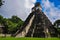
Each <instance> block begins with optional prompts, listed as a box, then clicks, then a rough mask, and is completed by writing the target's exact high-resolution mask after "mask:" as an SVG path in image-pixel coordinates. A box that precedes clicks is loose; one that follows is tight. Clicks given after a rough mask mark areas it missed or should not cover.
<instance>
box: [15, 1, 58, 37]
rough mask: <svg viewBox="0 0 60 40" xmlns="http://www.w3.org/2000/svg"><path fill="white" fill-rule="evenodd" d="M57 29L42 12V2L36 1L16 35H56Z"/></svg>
mask: <svg viewBox="0 0 60 40" xmlns="http://www.w3.org/2000/svg"><path fill="white" fill-rule="evenodd" d="M57 33H58V32H57V30H56V29H55V28H54V27H53V26H52V23H51V22H50V20H49V19H48V17H47V16H46V15H45V14H44V12H42V7H41V6H40V3H38V2H37V3H36V4H35V6H34V7H33V8H32V12H31V13H30V15H29V16H28V17H27V19H26V20H25V22H24V24H23V26H22V27H21V28H20V29H19V30H18V31H17V32H16V33H15V34H14V35H15V36H16V37H56V36H57Z"/></svg>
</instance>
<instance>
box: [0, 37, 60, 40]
mask: <svg viewBox="0 0 60 40" xmlns="http://www.w3.org/2000/svg"><path fill="white" fill-rule="evenodd" d="M0 40H60V38H30V37H24V38H14V37H6V38H2V37H0Z"/></svg>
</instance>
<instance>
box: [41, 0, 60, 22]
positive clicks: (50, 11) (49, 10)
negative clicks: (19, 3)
mask: <svg viewBox="0 0 60 40" xmlns="http://www.w3.org/2000/svg"><path fill="white" fill-rule="evenodd" d="M42 7H43V8H44V12H45V14H46V15H47V16H48V18H49V19H50V21H51V22H52V23H54V22H55V21H56V20H58V19H60V9H59V7H60V5H59V6H58V7H55V6H54V3H52V2H50V1H49V0H42Z"/></svg>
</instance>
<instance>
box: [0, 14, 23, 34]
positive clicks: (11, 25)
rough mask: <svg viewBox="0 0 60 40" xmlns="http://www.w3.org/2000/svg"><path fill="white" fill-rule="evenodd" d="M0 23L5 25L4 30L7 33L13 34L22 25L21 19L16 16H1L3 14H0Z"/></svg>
mask: <svg viewBox="0 0 60 40" xmlns="http://www.w3.org/2000/svg"><path fill="white" fill-rule="evenodd" d="M0 24H3V25H4V26H5V31H7V33H11V34H13V33H15V32H16V31H17V30H18V29H19V28H20V26H22V24H23V21H22V20H21V19H20V18H19V17H17V16H12V17H11V18H3V16H1V15H0Z"/></svg>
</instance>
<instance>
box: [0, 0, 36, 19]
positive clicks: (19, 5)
mask: <svg viewBox="0 0 60 40" xmlns="http://www.w3.org/2000/svg"><path fill="white" fill-rule="evenodd" d="M4 1H5V3H4V5H3V6H2V7H1V8H0V15H3V16H4V17H11V16H12V15H17V16H18V17H20V18H21V19H22V20H25V19H26V18H27V16H28V15H29V13H30V12H31V8H32V7H33V6H34V3H35V2H36V0H4Z"/></svg>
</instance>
